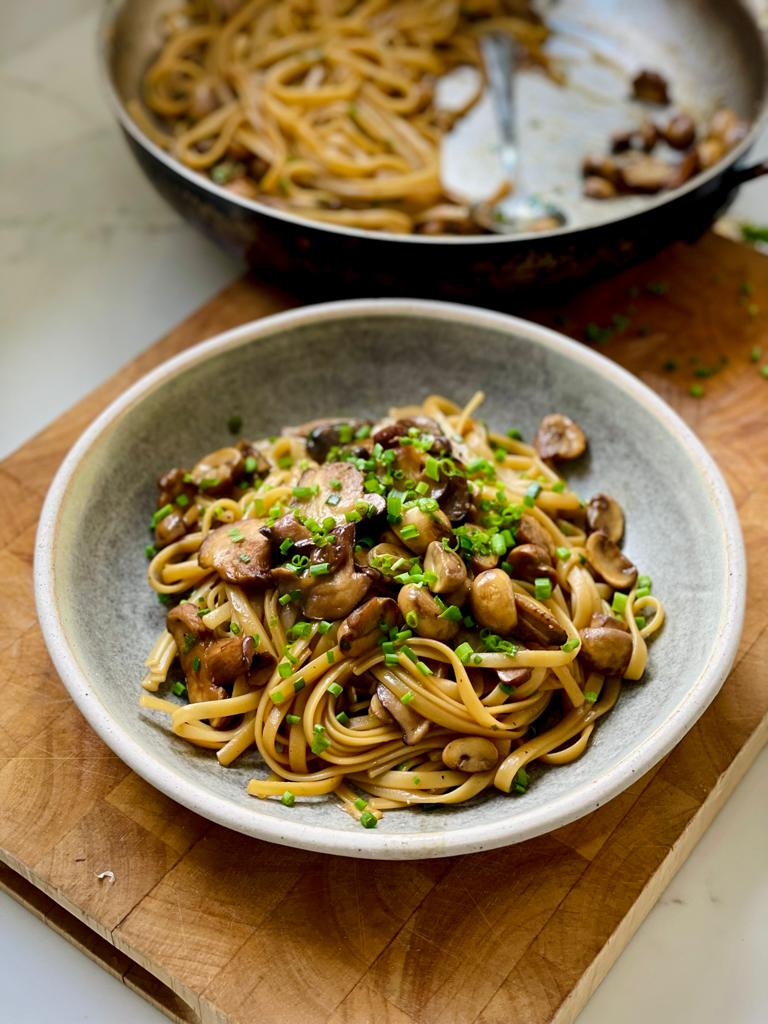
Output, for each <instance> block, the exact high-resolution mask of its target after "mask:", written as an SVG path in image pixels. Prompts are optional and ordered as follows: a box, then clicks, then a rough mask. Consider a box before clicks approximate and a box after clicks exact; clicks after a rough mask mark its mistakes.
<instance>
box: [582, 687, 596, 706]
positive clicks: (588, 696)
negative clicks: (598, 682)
mask: <svg viewBox="0 0 768 1024" xmlns="http://www.w3.org/2000/svg"><path fill="white" fill-rule="evenodd" d="M584 700H585V701H586V702H587V704H594V703H595V701H596V700H597V694H596V693H595V691H594V690H587V691H585V693H584Z"/></svg>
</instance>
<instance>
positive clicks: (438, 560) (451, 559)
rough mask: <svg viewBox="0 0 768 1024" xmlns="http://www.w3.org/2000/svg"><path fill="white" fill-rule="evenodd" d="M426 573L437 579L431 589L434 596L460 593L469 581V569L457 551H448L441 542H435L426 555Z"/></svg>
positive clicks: (428, 547)
mask: <svg viewBox="0 0 768 1024" xmlns="http://www.w3.org/2000/svg"><path fill="white" fill-rule="evenodd" d="M424 572H427V573H434V575H435V576H436V577H437V579H436V580H435V582H434V583H431V584H430V587H429V589H430V590H431V591H432V593H433V594H450V593H455V592H456V591H458V589H459V587H461V586H463V584H464V583H465V581H466V579H467V567H466V566H465V565H464V562H463V560H462V559H461V558H460V557H459V556H458V555H457V554H456V552H455V551H447V550H446V549H445V548H444V547H443V545H442V544H441V543H440V541H439V540H433V541H432V542H431V543H430V544H429V545H428V546H427V550H426V553H425V555H424Z"/></svg>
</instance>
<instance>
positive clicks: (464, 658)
mask: <svg viewBox="0 0 768 1024" xmlns="http://www.w3.org/2000/svg"><path fill="white" fill-rule="evenodd" d="M454 653H455V655H456V657H457V658H458V659H459V661H460V662H461V663H462V664H464V665H466V663H467V662H468V661H469V659H470V658H471V657H472V655H473V654H474V653H475V652H474V651H473V650H472V647H471V645H470V644H468V643H466V642H465V643H463V644H459V646H458V647H457V648H456V650H455V652H454Z"/></svg>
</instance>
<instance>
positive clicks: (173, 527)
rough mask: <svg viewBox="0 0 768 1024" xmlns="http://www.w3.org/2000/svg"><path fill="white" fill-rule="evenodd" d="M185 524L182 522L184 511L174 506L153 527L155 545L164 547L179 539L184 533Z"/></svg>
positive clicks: (185, 530)
mask: <svg viewBox="0 0 768 1024" xmlns="http://www.w3.org/2000/svg"><path fill="white" fill-rule="evenodd" d="M186 532H187V526H186V523H185V522H184V513H183V512H182V510H181V509H179V508H174V509H173V510H172V511H171V512H169V513H168V515H167V516H163V518H162V519H161V520H160V522H159V523H158V524H157V526H156V527H155V546H156V547H158V548H164V547H166V546H167V545H168V544H173V542H174V541H177V540H181V538H182V537H183V536H184V535H185V534H186Z"/></svg>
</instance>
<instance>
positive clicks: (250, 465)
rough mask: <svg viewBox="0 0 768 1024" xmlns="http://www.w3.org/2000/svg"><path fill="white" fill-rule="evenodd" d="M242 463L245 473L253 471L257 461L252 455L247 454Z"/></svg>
mask: <svg viewBox="0 0 768 1024" xmlns="http://www.w3.org/2000/svg"><path fill="white" fill-rule="evenodd" d="M243 465H244V466H245V472H246V473H255V472H256V466H257V465H258V463H257V462H256V459H255V458H254V457H253V455H249V456H248V458H247V459H246V460H245V462H244V463H243Z"/></svg>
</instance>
